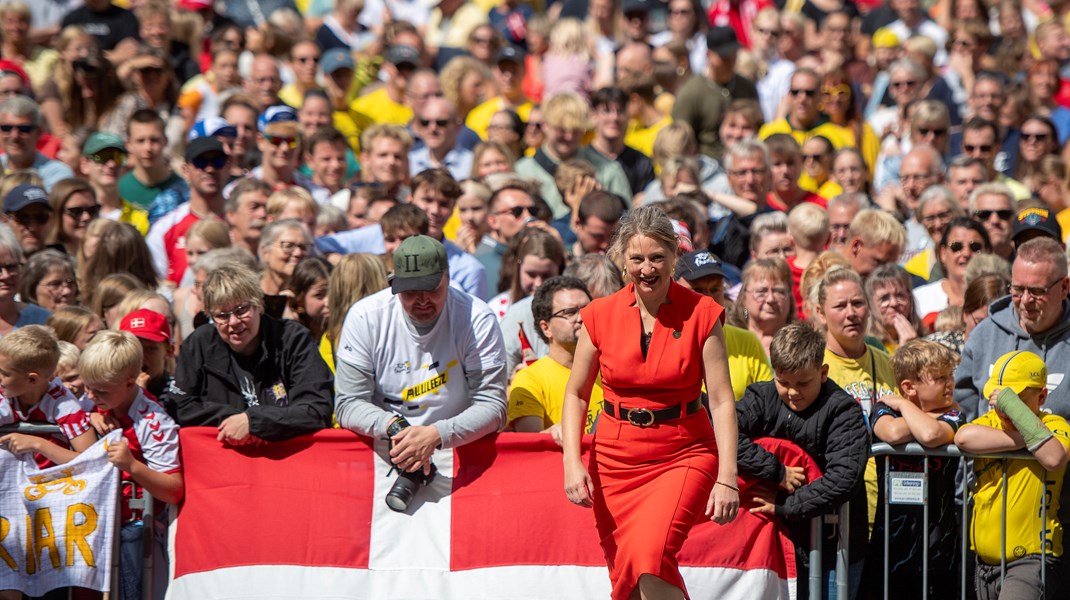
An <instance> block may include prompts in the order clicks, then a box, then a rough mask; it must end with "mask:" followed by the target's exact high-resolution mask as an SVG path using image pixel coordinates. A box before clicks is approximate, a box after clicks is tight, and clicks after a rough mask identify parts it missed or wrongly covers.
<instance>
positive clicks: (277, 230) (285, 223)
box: [259, 219, 312, 253]
mask: <svg viewBox="0 0 1070 600" xmlns="http://www.w3.org/2000/svg"><path fill="white" fill-rule="evenodd" d="M293 229H299V230H300V231H301V235H303V236H305V243H307V244H311V243H312V234H311V233H309V232H308V228H307V227H305V224H304V223H302V222H301V221H298V220H297V219H283V220H281V221H274V222H272V223H268V226H267V227H265V228H264V230H263V231H262V232H260V247H259V251H260V252H261V253H263V252H264V249H265V248H268V247H270V246H271V245H272V244H274V243H275V242H277V241H279V238H280V237H282V234H284V233H286V232H287V231H290V230H293Z"/></svg>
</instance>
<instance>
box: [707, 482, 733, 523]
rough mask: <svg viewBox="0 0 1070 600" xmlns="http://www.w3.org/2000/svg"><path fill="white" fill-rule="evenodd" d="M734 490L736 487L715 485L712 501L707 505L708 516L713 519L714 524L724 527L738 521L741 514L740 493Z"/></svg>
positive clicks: (711, 496) (711, 494)
mask: <svg viewBox="0 0 1070 600" xmlns="http://www.w3.org/2000/svg"><path fill="white" fill-rule="evenodd" d="M732 483H735V482H732ZM734 488H735V486H734V485H733V486H732V487H728V486H727V485H722V484H720V483H715V484H713V491H712V492H710V500H709V502H707V503H706V516H707V517H710V518H711V519H713V522H714V523H717V524H718V525H724V524H725V523H731V522H732V521H734V520H735V519H736V514H737V513H738V512H739V492H738V491H737V490H735V489H734Z"/></svg>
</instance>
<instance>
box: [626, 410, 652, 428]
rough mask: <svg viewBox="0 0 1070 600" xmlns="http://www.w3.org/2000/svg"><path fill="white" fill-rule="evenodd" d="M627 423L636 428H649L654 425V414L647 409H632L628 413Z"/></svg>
mask: <svg viewBox="0 0 1070 600" xmlns="http://www.w3.org/2000/svg"><path fill="white" fill-rule="evenodd" d="M639 417H641V418H639ZM628 422H629V423H631V424H632V425H635V426H636V427H650V426H651V425H653V424H654V413H653V412H651V411H650V409H648V408H633V409H631V410H629V411H628Z"/></svg>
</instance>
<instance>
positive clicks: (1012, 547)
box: [970, 411, 1070, 565]
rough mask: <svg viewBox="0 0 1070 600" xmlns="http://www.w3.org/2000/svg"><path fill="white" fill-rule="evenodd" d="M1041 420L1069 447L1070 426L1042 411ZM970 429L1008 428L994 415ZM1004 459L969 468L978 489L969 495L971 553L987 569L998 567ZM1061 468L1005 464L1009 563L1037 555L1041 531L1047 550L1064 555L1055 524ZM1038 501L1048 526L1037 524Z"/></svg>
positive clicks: (1031, 462) (980, 419)
mask: <svg viewBox="0 0 1070 600" xmlns="http://www.w3.org/2000/svg"><path fill="white" fill-rule="evenodd" d="M1039 416H1040V418H1041V421H1043V422H1044V425H1045V426H1046V427H1047V428H1048V429H1050V430H1051V432H1052V433H1053V434H1054V435H1055V439H1057V440H1059V443H1060V444H1062V445H1063V447H1064V448H1067V449H1070V424H1067V422H1066V419H1064V418H1062V417H1060V416H1058V415H1052V414H1048V413H1041V414H1040V415H1039ZM971 424H972V425H983V426H985V427H991V428H993V429H999V430H1006V426H1005V425H1004V423H1003V420H1002V419H1000V417H999V415H997V414H996V412H995V411H990V412H987V413H985V414H983V415H981V416H980V417H977V418H976V419H974V421H973V423H971ZM1002 464H1003V461H1002V460H1000V459H992V458H977V459H974V461H973V469H974V472H975V473H976V475H977V485H976V487H975V489H974V494H973V519H972V520H971V521H970V549H971V550H973V551H974V552H975V553H977V558H978V559H979V560H981V561H982V562H984V563H985V564H988V565H998V564H1000V537H1001V532H1000V522H1001V521H1002V516H1003V494H1004V489H1003V468H1002ZM1064 471H1065V470H1064V469H1060V470H1059V471H1055V472H1052V471H1046V470H1045V469H1044V467H1042V466H1040V463H1038V462H1037V461H1035V460H1029V459H1010V460H1008V461H1007V489H1006V493H1007V546H1006V548H1005V551H1006V556H1007V562H1013V561H1014V560H1015V559H1018V558H1022V557H1024V556H1028V555H1030V554H1040V553H1041V550H1042V548H1041V539H1042V533H1043V540H1044V542H1043V543H1044V545H1045V546H1047V550H1046V552H1048V553H1049V555H1051V556H1057V557H1058V556H1062V555H1063V526H1062V523H1060V522H1059V494H1060V493H1061V492H1062V488H1063V475H1064ZM1041 502H1046V507H1045V508H1046V510H1047V522H1046V523H1044V524H1043V532H1042V531H1041V528H1042V524H1041V520H1040V515H1041V510H1040V506H1041Z"/></svg>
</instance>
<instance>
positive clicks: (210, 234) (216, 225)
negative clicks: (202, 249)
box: [186, 219, 231, 250]
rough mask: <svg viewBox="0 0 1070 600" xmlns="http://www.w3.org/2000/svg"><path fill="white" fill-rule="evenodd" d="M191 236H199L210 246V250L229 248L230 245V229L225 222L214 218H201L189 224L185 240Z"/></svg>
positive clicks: (187, 240)
mask: <svg viewBox="0 0 1070 600" xmlns="http://www.w3.org/2000/svg"><path fill="white" fill-rule="evenodd" d="M193 238H200V239H202V240H204V241H205V243H207V244H208V245H209V246H210V249H211V250H217V249H219V248H229V247H230V245H231V240H230V230H229V229H228V228H227V224H226V223H224V222H223V221H217V220H216V219H201V220H200V221H197V222H196V223H194V224H193V225H190V228H189V230H188V231H187V232H186V242H187V243H188V242H189V240H191V239H193Z"/></svg>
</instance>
